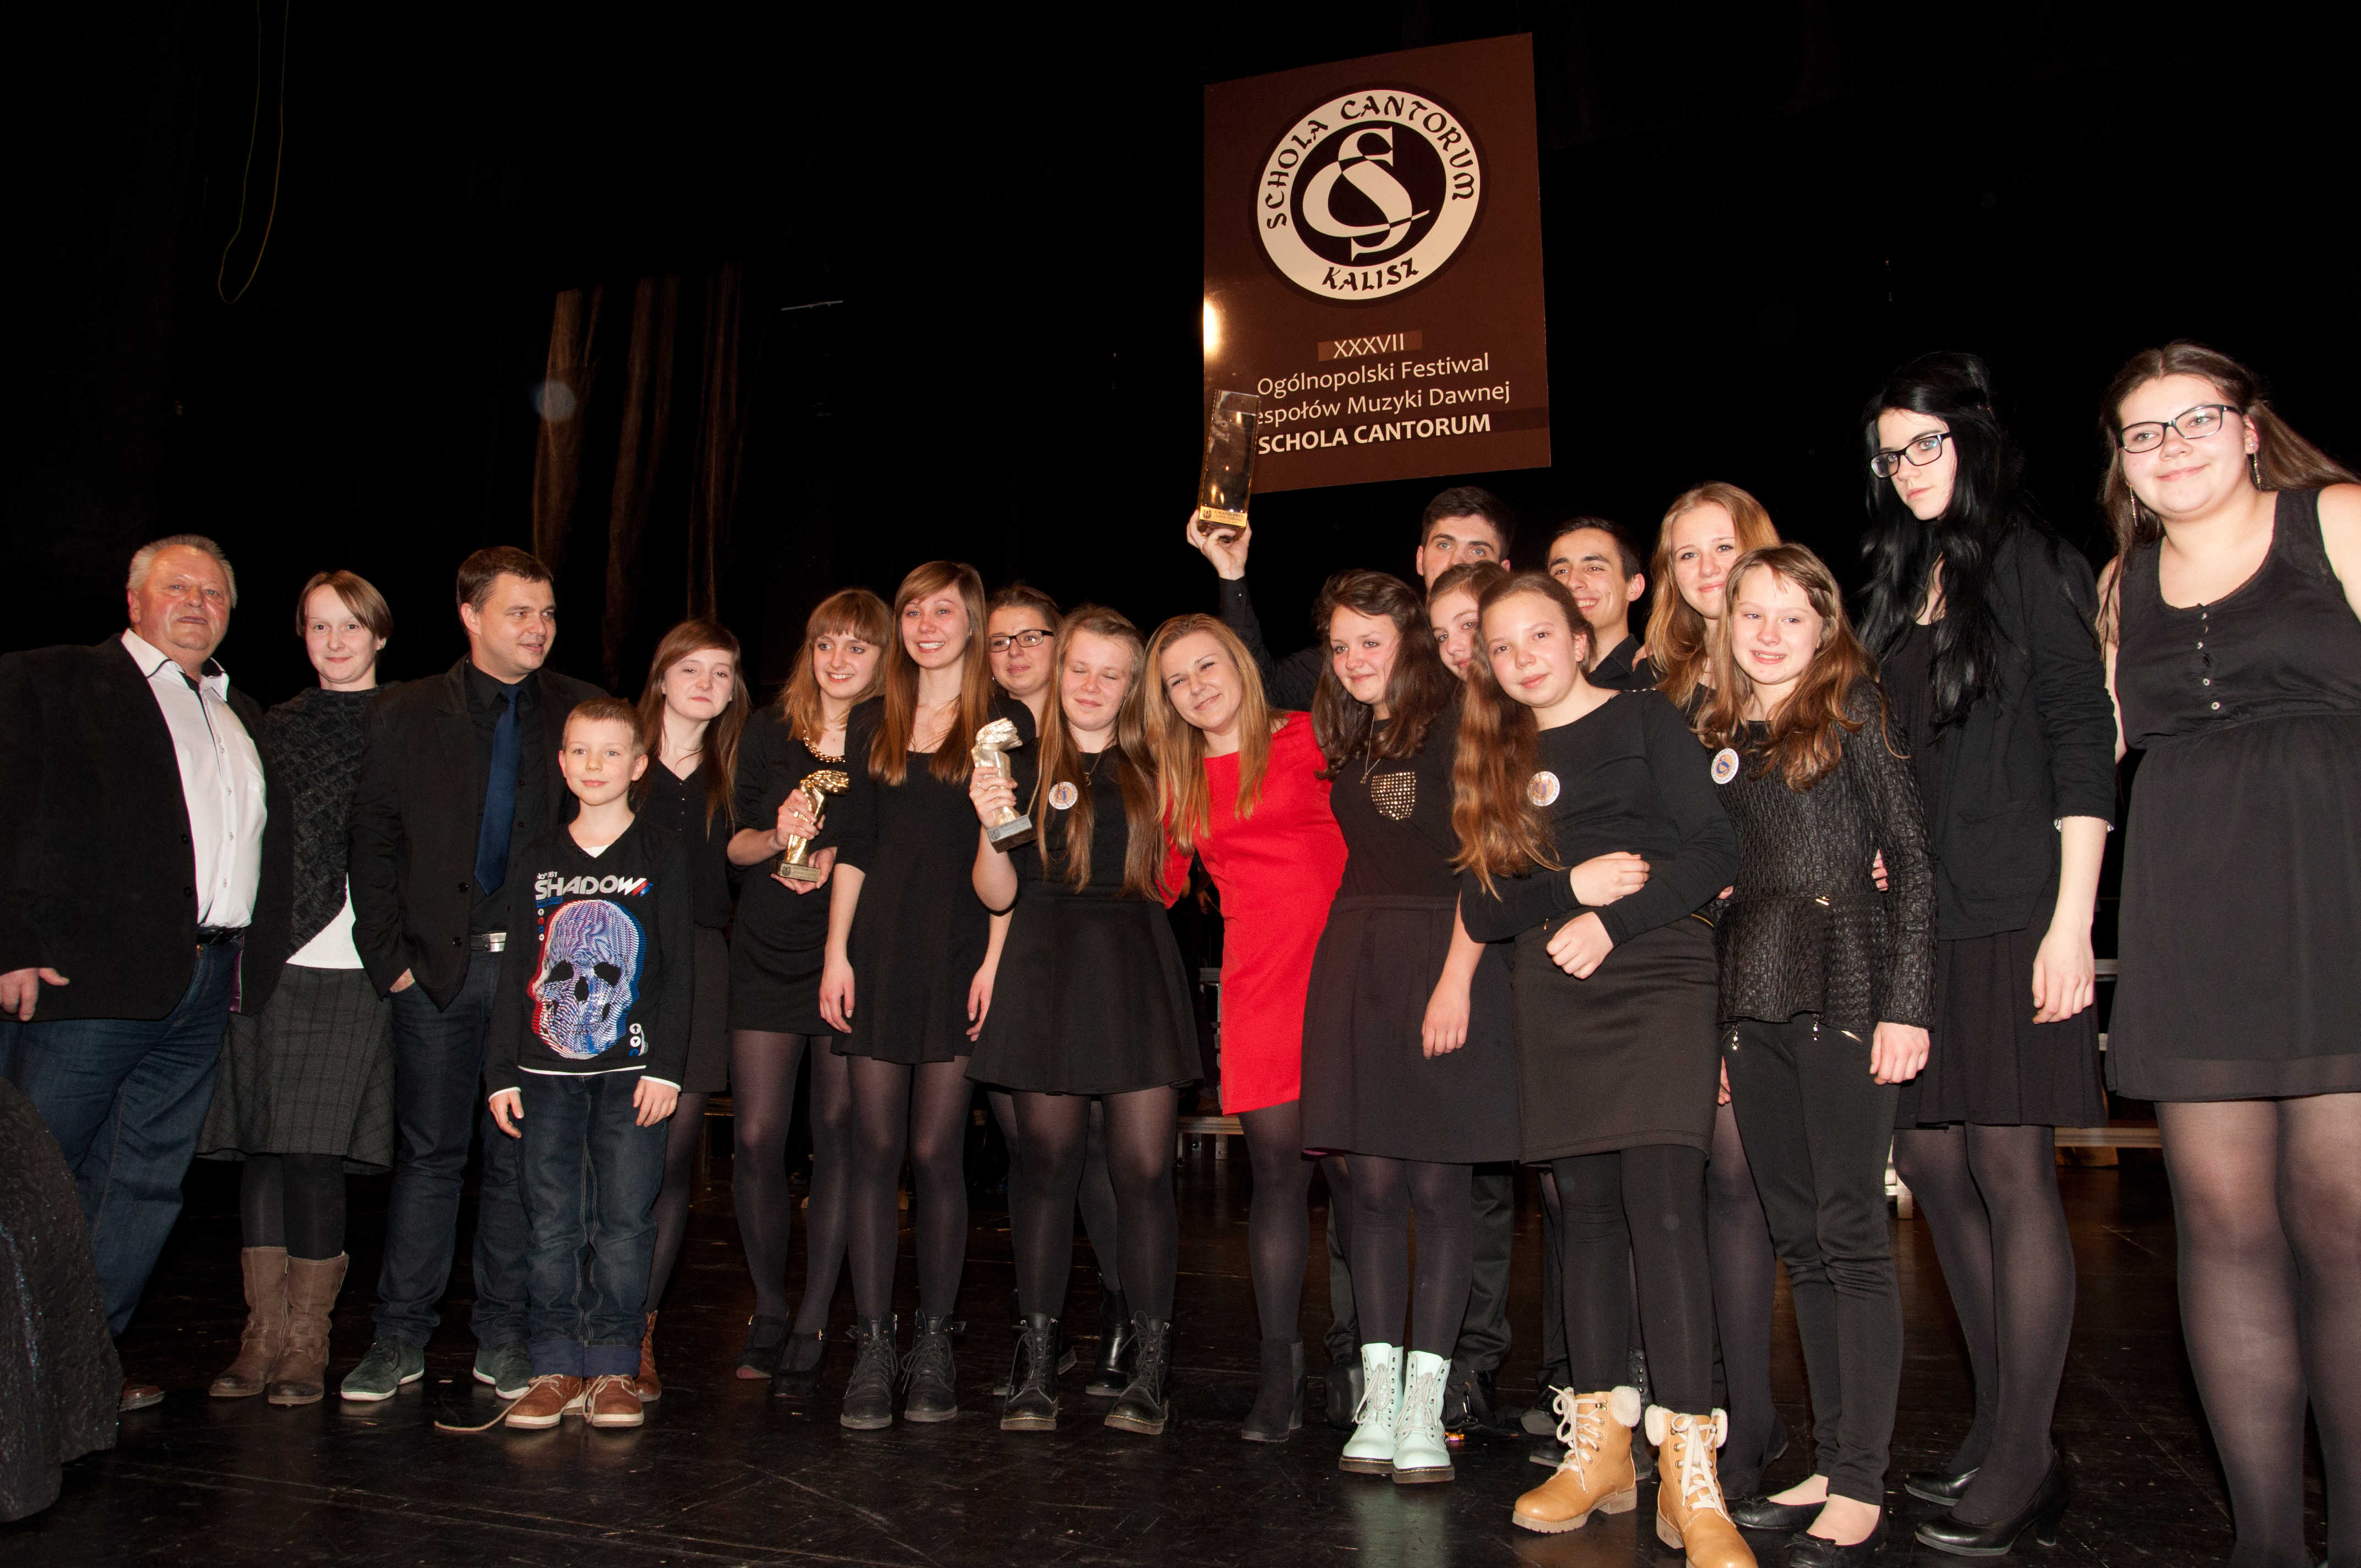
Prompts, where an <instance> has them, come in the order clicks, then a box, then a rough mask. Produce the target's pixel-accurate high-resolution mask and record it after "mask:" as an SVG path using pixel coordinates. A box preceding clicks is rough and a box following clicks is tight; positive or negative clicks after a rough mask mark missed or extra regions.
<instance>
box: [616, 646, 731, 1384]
mask: <svg viewBox="0 0 2361 1568" xmlns="http://www.w3.org/2000/svg"><path fill="white" fill-rule="evenodd" d="M738 662H739V655H738V639H737V638H736V637H734V636H732V635H730V630H729V628H727V627H725V626H722V625H720V624H719V623H718V622H715V621H711V620H684V621H682V622H681V623H680V624H679V625H678V626H675V627H674V628H673V629H672V630H670V631H667V632H665V633H664V640H663V641H661V642H658V643H657V644H656V652H655V657H654V659H653V660H652V661H651V662H650V663H649V665H648V678H647V684H646V685H644V686H642V688H641V691H640V707H639V715H640V733H641V735H642V738H643V739H644V740H645V741H646V743H647V748H648V770H647V772H646V773H643V774H642V775H641V779H640V786H639V796H640V798H639V802H638V814H639V816H640V817H641V818H642V819H643V820H645V821H648V822H651V823H653V824H654V825H655V826H657V827H659V828H664V831H666V832H668V833H670V834H671V835H672V836H673V837H674V838H675V839H678V840H679V841H680V847H681V850H682V852H683V853H684V854H685V855H686V857H687V860H688V879H689V888H690V894H691V904H692V907H693V911H694V914H695V916H696V926H697V935H696V940H695V948H694V955H693V962H692V964H691V972H690V988H689V989H690V992H691V996H690V1003H691V1004H690V1010H689V1028H688V1065H687V1068H686V1075H687V1076H686V1079H685V1080H683V1081H682V1083H681V1086H680V1098H679V1102H678V1104H677V1106H676V1108H675V1110H674V1113H673V1119H672V1124H671V1125H670V1127H669V1128H668V1129H667V1131H666V1133H665V1135H664V1185H663V1187H662V1189H660V1190H658V1192H657V1194H656V1206H655V1225H656V1234H655V1256H654V1258H653V1261H652V1263H651V1264H650V1266H649V1271H648V1308H647V1311H648V1327H647V1332H646V1334H645V1335H644V1336H643V1337H642V1341H641V1344H640V1372H639V1376H638V1378H637V1380H636V1381H637V1384H638V1387H639V1390H640V1398H641V1399H642V1402H644V1401H646V1400H650V1399H653V1398H658V1397H659V1396H661V1395H662V1394H663V1392H664V1384H663V1382H662V1381H661V1380H660V1379H659V1378H658V1377H657V1376H656V1359H655V1333H656V1311H657V1309H658V1308H660V1307H661V1306H662V1305H663V1304H664V1287H665V1286H666V1285H668V1284H670V1283H671V1281H672V1266H673V1264H674V1262H675V1260H676V1259H677V1258H678V1257H679V1256H680V1238H681V1235H682V1233H684V1232H685V1231H686V1230H687V1228H688V1195H689V1185H690V1183H691V1182H692V1181H694V1180H695V1179H696V1171H695V1168H696V1164H697V1139H699V1138H701V1137H703V1136H704V1135H705V1106H706V1102H707V1100H708V1098H709V1097H711V1096H713V1095H715V1094H719V1092H720V1091H722V1090H724V1089H727V1088H728V1087H730V1029H729V1023H730V1020H729V1010H730V943H729V941H728V939H727V938H726V937H725V936H724V935H723V933H725V932H726V931H728V930H729V928H730V903H731V898H730V839H731V838H732V836H733V833H732V829H733V828H734V827H735V826H736V812H735V808H734V807H733V806H732V805H731V802H730V786H731V784H733V783H734V782H735V778H736V771H737V765H738V741H739V738H740V737H741V735H742V734H743V733H744V732H745V729H746V716H747V713H748V711H749V710H750V709H751V708H752V706H753V705H752V703H751V702H750V701H749V700H748V699H747V696H746V683H745V681H744V680H743V679H742V678H741V675H740V673H739V668H738Z"/></svg>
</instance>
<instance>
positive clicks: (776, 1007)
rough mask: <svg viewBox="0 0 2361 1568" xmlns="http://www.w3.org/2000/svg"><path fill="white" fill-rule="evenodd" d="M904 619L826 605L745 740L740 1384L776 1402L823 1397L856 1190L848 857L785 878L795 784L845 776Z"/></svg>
mask: <svg viewBox="0 0 2361 1568" xmlns="http://www.w3.org/2000/svg"><path fill="white" fill-rule="evenodd" d="M893 625H894V622H893V612H892V611H890V610H888V609H886V608H885V601H884V599H881V598H878V597H877V596H876V595H875V594H873V593H871V592H870V591H869V590H868V589H866V588H844V589H841V590H840V591H839V592H836V593H833V594H830V595H829V597H828V598H824V599H822V600H821V601H820V602H819V604H818V608H816V609H813V611H812V612H811V616H810V618H809V619H808V620H807V621H806V622H805V623H804V641H803V646H802V647H800V648H798V649H797V650H796V659H795V663H794V665H793V667H792V669H791V671H790V673H789V674H788V676H787V683H786V685H785V686H784V687H782V688H781V690H780V693H779V699H778V701H776V702H774V703H773V704H771V705H770V706H768V707H765V708H764V709H763V711H762V712H761V713H759V714H757V715H755V716H754V718H753V721H752V723H751V724H749V725H748V726H747V729H746V732H745V735H744V736H743V738H742V739H741V740H740V742H739V747H738V767H737V791H736V800H737V813H738V823H739V828H738V832H737V834H736V836H735V837H734V838H732V839H730V861H731V863H732V864H734V865H736V866H738V867H739V868H740V869H741V872H743V873H744V877H743V891H742V892H741V894H739V898H738V924H737V927H736V929H735V930H734V931H733V932H732V933H731V937H730V1127H731V1135H732V1139H733V1142H734V1145H735V1149H736V1153H735V1157H734V1158H733V1159H732V1160H731V1162H730V1198H731V1201H732V1202H733V1203H734V1205H735V1206H736V1209H737V1212H738V1234H739V1236H740V1238H741V1240H742V1241H743V1243H744V1245H745V1248H746V1267H747V1270H748V1272H749V1273H751V1274H752V1275H753V1277H754V1313H753V1317H752V1321H750V1322H749V1323H748V1325H747V1333H746V1345H745V1348H744V1349H742V1350H741V1351H740V1352H739V1354H738V1376H741V1377H768V1378H770V1380H771V1393H772V1396H773V1397H774V1398H785V1399H799V1400H807V1399H811V1398H815V1397H817V1396H818V1393H819V1375H820V1364H821V1361H822V1359H823V1356H822V1352H823V1350H824V1349H825V1346H826V1343H827V1342H826V1337H825V1336H826V1333H827V1331H828V1318H829V1309H830V1307H831V1306H832V1305H833V1304H834V1301H835V1298H836V1286H837V1278H838V1276H839V1273H840V1269H841V1267H842V1266H843V1262H844V1226H845V1206H846V1203H847V1201H849V1197H850V1184H851V1135H852V1082H851V1072H850V1069H849V1067H848V1066H847V1061H846V1058H843V1057H840V1056H839V1055H837V1054H836V1052H835V1051H833V1050H832V1049H830V1048H829V1043H830V1041H831V1040H832V1039H833V1037H834V1036H833V1032H832V1031H831V1030H830V1029H829V1026H828V1024H827V1022H826V1021H825V1020H824V1019H822V1018H821V1016H820V1011H819V981H820V970H821V968H822V965H823V962H824V960H825V958H826V954H827V949H828V912H829V900H830V896H831V895H830V892H829V890H830V888H831V887H832V886H833V884H834V880H835V879H834V866H835V861H836V851H835V850H832V849H824V850H819V851H818V853H817V854H816V855H814V856H813V857H812V861H813V863H814V865H816V866H817V867H818V869H819V871H820V872H821V877H820V880H819V881H818V882H799V881H794V880H790V879H788V878H786V877H785V876H782V875H781V874H779V871H778V865H779V858H780V856H781V855H782V854H783V853H785V850H786V847H787V844H786V840H787V838H788V836H789V834H791V833H792V832H794V831H795V829H794V827H793V825H792V823H791V822H790V821H789V818H788V808H789V806H790V804H791V803H794V804H798V805H799V804H800V803H801V801H802V798H803V797H802V796H801V795H799V794H797V793H796V785H797V784H801V783H802V782H803V781H804V780H806V779H807V778H809V777H810V776H811V775H812V774H814V773H823V772H840V771H843V770H844V768H845V766H846V763H845V750H844V746H845V728H846V722H847V720H848V719H849V718H851V714H852V710H853V708H854V707H855V706H856V705H858V704H859V703H860V702H861V701H862V699H864V698H866V697H867V696H869V695H870V694H871V693H872V692H873V691H874V690H875V689H876V685H877V674H878V671H879V669H880V667H881V666H882V663H883V662H884V652H885V643H886V641H887V640H888V638H889V637H890V636H891V635H892V633H893ZM807 1057H808V1058H809V1060H810V1062H811V1090H810V1096H811V1098H810V1104H809V1119H810V1123H811V1151H812V1168H811V1190H810V1193H809V1201H808V1203H807V1205H806V1207H805V1210H804V1295H803V1302H802V1304H801V1305H800V1306H799V1307H798V1308H797V1309H796V1314H795V1321H794V1328H793V1332H792V1333H791V1332H789V1325H788V1319H787V1247H788V1243H789V1241H790V1240H791V1238H792V1235H793V1228H794V1219H795V1212H796V1201H795V1197H794V1195H793V1194H792V1193H790V1192H789V1191H788V1190H787V1167H786V1152H787V1135H788V1132H789V1130H790V1128H791V1127H792V1126H793V1125H794V1123H795V1112H796V1075H797V1073H798V1072H799V1071H800V1070H801V1069H802V1067H803V1064H804V1061H805V1060H806V1058H807Z"/></svg>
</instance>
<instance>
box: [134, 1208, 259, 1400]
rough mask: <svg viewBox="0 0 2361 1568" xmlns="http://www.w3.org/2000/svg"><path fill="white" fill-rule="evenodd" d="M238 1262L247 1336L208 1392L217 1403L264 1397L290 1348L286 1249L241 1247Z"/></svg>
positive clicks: (243, 1335) (243, 1336) (244, 1335)
mask: <svg viewBox="0 0 2361 1568" xmlns="http://www.w3.org/2000/svg"><path fill="white" fill-rule="evenodd" d="M237 1261H238V1267H239V1269H240V1271H241V1272H243V1273H244V1274H245V1276H246V1332H245V1333H243V1334H241V1335H240V1336H238V1342H237V1359H236V1361H233V1362H231V1363H230V1364H229V1366H228V1368H227V1369H226V1370H225V1371H224V1372H223V1373H222V1375H221V1376H218V1377H216V1378H214V1381H213V1387H210V1388H207V1389H206V1390H205V1392H206V1393H208V1394H211V1395H212V1396H213V1397H214V1398H216V1399H246V1398H252V1397H253V1396H255V1395H257V1394H259V1393H261V1392H262V1389H263V1386H264V1385H265V1384H267V1383H269V1381H270V1367H271V1364H272V1363H274V1362H276V1361H277V1360H278V1359H279V1353H280V1351H282V1350H284V1349H285V1348H286V1346H287V1249H286V1248H285V1247H283V1246H250V1247H242V1248H240V1249H239V1250H238V1255H237ZM125 1408H126V1409H129V1408H130V1407H128V1406H126V1407H125Z"/></svg>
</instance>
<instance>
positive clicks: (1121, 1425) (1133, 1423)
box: [1106, 1312, 1172, 1437]
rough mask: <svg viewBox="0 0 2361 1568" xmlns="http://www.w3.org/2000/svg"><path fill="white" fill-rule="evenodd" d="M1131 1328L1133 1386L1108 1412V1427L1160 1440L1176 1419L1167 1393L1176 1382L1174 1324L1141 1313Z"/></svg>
mask: <svg viewBox="0 0 2361 1568" xmlns="http://www.w3.org/2000/svg"><path fill="white" fill-rule="evenodd" d="M1130 1327H1131V1336H1130V1337H1131V1344H1132V1354H1131V1382H1130V1385H1129V1386H1128V1387H1126V1388H1125V1389H1124V1391H1123V1397H1122V1398H1119V1399H1117V1400H1115V1409H1112V1410H1109V1411H1108V1412H1107V1419H1106V1424H1107V1425H1109V1426H1111V1427H1113V1428H1115V1430H1116V1431H1136V1432H1139V1433H1141V1434H1143V1435H1145V1436H1148V1437H1159V1436H1161V1435H1162V1434H1163V1431H1164V1423H1165V1422H1167V1421H1169V1420H1171V1419H1172V1401H1171V1399H1170V1398H1169V1397H1168V1394H1167V1392H1166V1390H1167V1388H1168V1387H1169V1386H1170V1382H1171V1378H1172V1324H1171V1323H1170V1321H1167V1320H1166V1319H1163V1318H1151V1317H1149V1316H1148V1314H1147V1313H1145V1312H1141V1313H1138V1314H1137V1315H1135V1316H1134V1317H1133V1318H1132V1320H1131V1324H1130Z"/></svg>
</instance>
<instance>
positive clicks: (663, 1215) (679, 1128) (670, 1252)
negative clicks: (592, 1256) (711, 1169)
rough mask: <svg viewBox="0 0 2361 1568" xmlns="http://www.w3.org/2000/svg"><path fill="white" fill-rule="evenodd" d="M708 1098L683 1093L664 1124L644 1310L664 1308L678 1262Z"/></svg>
mask: <svg viewBox="0 0 2361 1568" xmlns="http://www.w3.org/2000/svg"><path fill="white" fill-rule="evenodd" d="M709 1098H710V1096H708V1095H704V1094H690V1093H687V1092H686V1091H684V1092H683V1093H682V1094H681V1096H680V1098H679V1100H678V1101H677V1102H675V1104H674V1106H673V1108H672V1120H671V1121H669V1122H666V1123H665V1124H664V1185H663V1186H662V1187H661V1188H659V1189H657V1190H656V1206H655V1209H654V1211H653V1213H654V1217H655V1222H656V1251H655V1256H654V1257H653V1258H652V1259H650V1260H649V1263H648V1310H649V1311H651V1312H653V1311H654V1310H656V1309H657V1308H659V1307H661V1306H663V1305H664V1287H666V1286H667V1285H670V1284H671V1283H672V1266H673V1265H674V1264H675V1263H676V1262H678V1261H679V1260H680V1242H681V1237H682V1235H683V1234H686V1231H687V1230H688V1200H689V1186H690V1184H691V1183H693V1182H695V1181H696V1179H697V1139H698V1138H700V1137H703V1136H704V1135H705V1102H706V1101H707V1100H708V1099H709Z"/></svg>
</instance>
